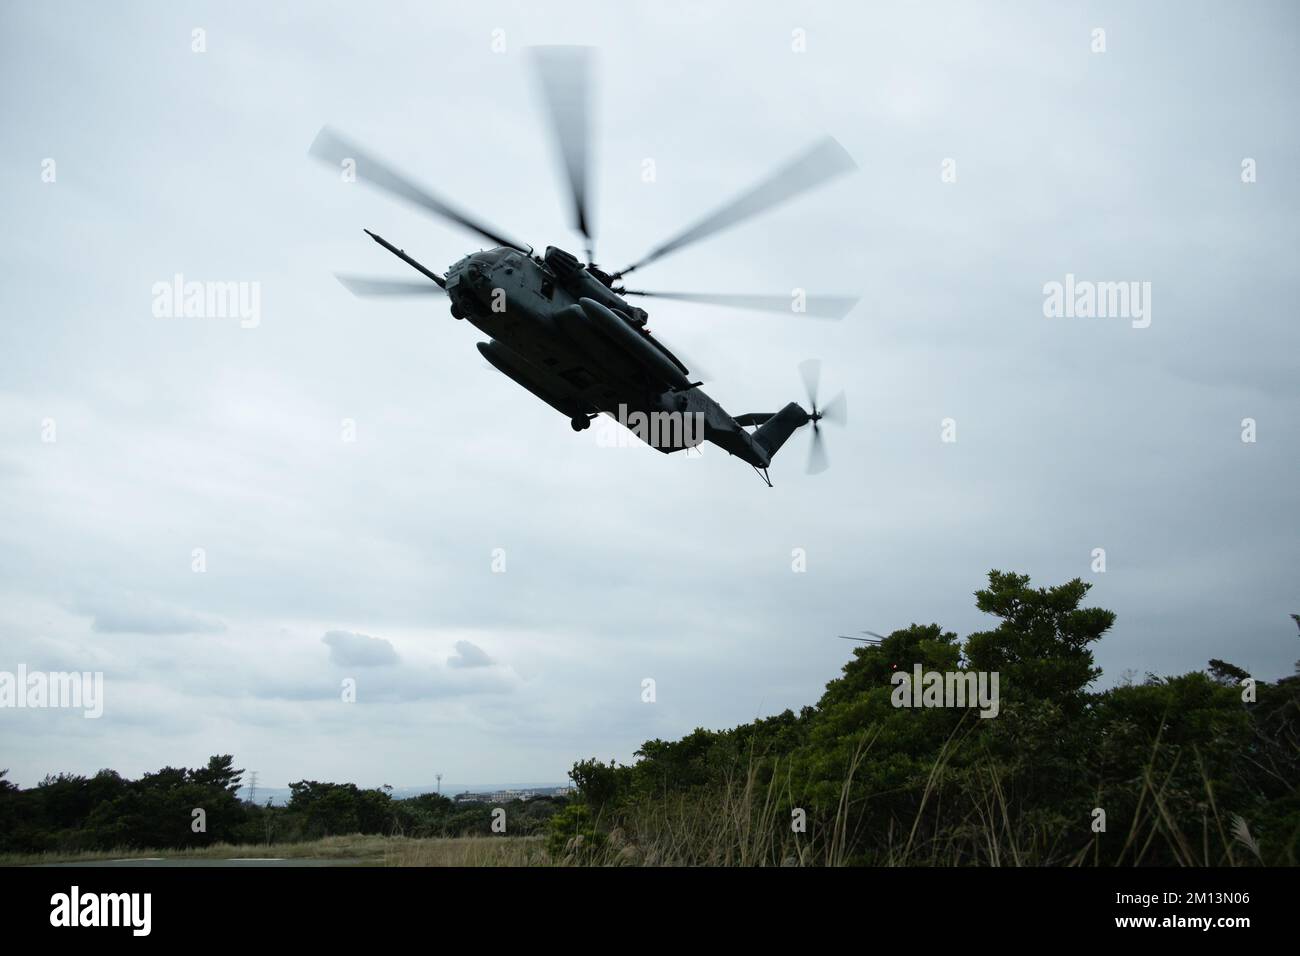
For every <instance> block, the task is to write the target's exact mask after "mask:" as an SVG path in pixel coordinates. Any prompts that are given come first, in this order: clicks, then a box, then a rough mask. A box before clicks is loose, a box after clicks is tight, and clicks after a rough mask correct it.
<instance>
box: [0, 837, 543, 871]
mask: <svg viewBox="0 0 1300 956" xmlns="http://www.w3.org/2000/svg"><path fill="white" fill-rule="evenodd" d="M150 857H161V858H163V859H179V858H184V859H216V860H226V859H232V858H240V857H245V858H248V857H253V858H256V857H280V858H283V859H286V860H294V859H313V860H337V861H339V863H340V864H341V865H353V866H539V865H540V866H545V865H547V864H548V863H549V862H550V861H549V858H548V857H547V855H546V852H545V850H544V849H543V848H542V841H541V839H539V838H537V837H454V838H445V839H442V838H440V839H413V838H410V837H397V836H394V837H385V836H363V835H361V834H352V835H350V836H333V837H325V838H324V839H320V840H312V841H309V842H306V843H277V844H272V845H270V846H268V845H266V844H244V845H234V844H229V843H218V844H214V845H212V846H208V847H202V848H199V849H191V850H135V849H132V850H127V849H123V850H101V851H92V852H84V853H25V854H12V853H11V854H4V855H0V866H32V865H37V864H42V863H93V862H101V861H105V860H132V859H145V858H150Z"/></svg>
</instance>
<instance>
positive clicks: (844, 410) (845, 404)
mask: <svg viewBox="0 0 1300 956" xmlns="http://www.w3.org/2000/svg"><path fill="white" fill-rule="evenodd" d="M821 413H822V419H823V420H825V421H828V422H830V423H831V424H833V425H846V424H848V420H849V400H848V399H847V398H846V397H845V395H844V393H843V392H840V393H839V394H838V395H836V396H835V397H834V398H832V399H831V400H830V401H829V402H827V403H826V407H825V408H823V409H822V410H821Z"/></svg>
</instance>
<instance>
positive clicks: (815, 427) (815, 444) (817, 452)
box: [799, 359, 849, 475]
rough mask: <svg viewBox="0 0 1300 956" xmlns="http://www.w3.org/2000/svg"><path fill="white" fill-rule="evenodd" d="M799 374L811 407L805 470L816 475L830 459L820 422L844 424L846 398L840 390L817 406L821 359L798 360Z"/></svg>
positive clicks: (828, 464) (846, 406) (847, 413)
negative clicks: (822, 404) (809, 440)
mask: <svg viewBox="0 0 1300 956" xmlns="http://www.w3.org/2000/svg"><path fill="white" fill-rule="evenodd" d="M799 374H800V375H801V376H802V377H803V384H804V388H805V389H806V390H807V392H808V405H809V407H810V408H811V409H812V410H811V411H810V412H809V413H808V421H809V422H811V423H812V440H811V442H810V443H809V445H808V464H807V468H806V470H807V472H808V474H810V475H816V474H820V473H821V472H823V471H825V470H826V469H827V468H828V467H829V466H830V459H829V458H828V456H827V454H826V446H825V444H824V441H823V438H822V429H821V423H822V422H823V421H827V422H831V423H833V424H836V425H844V424H846V423H847V422H848V415H849V405H848V399H847V398H846V397H845V395H844V392H842V391H841V392H839V393H838V394H837V395H836V396H835V397H834V398H832V399H831V400H830V401H829V402H827V403H826V404H825V405H824V406H820V407H819V406H818V404H817V391H818V386H819V385H820V384H821V374H822V363H821V359H808V360H807V361H804V362H800V363H799Z"/></svg>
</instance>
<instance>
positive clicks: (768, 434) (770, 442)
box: [754, 402, 808, 458]
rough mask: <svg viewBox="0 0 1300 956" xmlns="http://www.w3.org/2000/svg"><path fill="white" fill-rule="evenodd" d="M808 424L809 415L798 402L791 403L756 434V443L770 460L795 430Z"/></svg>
mask: <svg viewBox="0 0 1300 956" xmlns="http://www.w3.org/2000/svg"><path fill="white" fill-rule="evenodd" d="M807 423H808V413H807V412H806V411H804V410H803V408H801V407H800V405H799V403H798V402H791V403H790V404H789V405H787V406H786V407H785V408H783V409H781V410H780V411H779V412H777V413H776V414H775V415H773V416H772V417H771V418H769V419H768V420H767V421H766V422H765V423H764V424H763V425H762V426H761V427H760V428H759V429H758V431H756V432H754V441H756V442H758V444H759V445H761V446H762V447H763V450H764V451H766V452H767V457H768V458H772V457H774V456H775V455H776V453H777V451H779V450H780V448H781V446H782V445H784V444H785V440H786V439H787V438H789V437H790V436H791V435H792V434H793V433H794V430H795V429H796V428H799V427H801V426H802V425H806V424H807Z"/></svg>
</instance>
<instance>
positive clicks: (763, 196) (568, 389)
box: [308, 46, 858, 487]
mask: <svg viewBox="0 0 1300 956" xmlns="http://www.w3.org/2000/svg"><path fill="white" fill-rule="evenodd" d="M530 53H531V56H532V65H533V67H534V69H535V72H536V76H537V78H538V80H539V81H540V87H541V90H542V94H543V98H544V101H545V104H546V107H547V112H548V114H549V124H550V131H551V135H552V137H553V139H554V145H555V148H556V152H557V154H558V158H559V161H560V165H561V168H562V170H563V173H564V179H565V181H566V185H567V189H568V197H567V198H568V200H569V202H570V212H571V220H572V221H571V225H572V226H573V228H574V229H575V230H576V231H577V232H578V233H580V234H581V235H582V237H583V238H584V240H585V250H584V252H585V260H586V261H583V260H581V259H579V258H578V257H577V256H575V255H574V254H572V253H570V252H567V251H565V250H563V249H561V248H559V247H557V246H547V247H546V249H545V252H544V253H543V254H542V255H537V254H536V253H535V250H534V249H533V247H531V246H528V245H525V244H522V243H520V242H518V241H516V240H514V239H512V238H511V237H509V236H508V235H506V234H505V233H502V232H500V231H499V230H497V229H495V228H493V227H491V226H489V225H487V224H486V223H484V222H482V221H480V220H479V219H477V218H476V217H473V216H471V215H469V214H468V213H465V212H463V211H462V210H460V209H459V208H457V207H456V206H453V205H451V204H450V203H448V202H447V201H445V200H443V199H441V198H440V197H438V196H436V195H435V194H434V193H432V192H430V191H429V190H428V189H426V188H424V187H423V186H420V185H418V184H417V183H416V182H415V181H414V180H413V179H411V178H410V177H408V176H406V175H404V174H403V173H401V172H399V171H398V170H397V169H396V168H394V167H393V166H391V165H389V164H388V163H386V162H384V161H383V160H381V159H379V158H377V157H375V156H372V155H370V154H368V153H367V152H365V151H364V150H363V149H362V148H361V147H359V146H357V145H356V144H355V143H353V142H351V141H349V140H348V139H346V138H345V137H343V136H342V135H341V134H339V133H337V132H336V131H335V130H333V129H331V128H330V127H328V126H326V127H323V128H322V129H321V130H320V132H319V133H318V134H317V136H316V139H315V140H314V141H313V143H312V145H311V147H310V149H309V150H308V155H310V156H311V157H313V158H314V159H317V160H319V161H321V162H322V163H325V164H327V165H329V166H332V167H333V168H334V169H335V170H339V169H343V170H345V171H349V170H350V172H351V175H352V176H353V177H354V178H355V180H356V181H360V182H364V183H366V184H367V185H369V186H371V187H374V188H376V189H378V190H380V191H382V192H385V193H387V194H389V195H390V196H391V197H393V198H396V199H399V200H403V201H405V202H407V203H409V204H412V205H414V206H415V207H417V208H418V209H421V210H423V211H424V212H426V213H429V214H432V215H433V216H436V217H439V218H441V219H444V220H447V221H449V222H451V223H453V224H455V225H458V226H461V227H462V228H464V229H467V230H469V231H470V232H474V233H477V234H478V235H479V236H481V237H483V238H484V239H486V240H488V241H489V242H490V243H492V247H491V248H489V249H484V250H481V251H479V252H475V253H472V254H470V255H467V256H465V257H464V258H462V259H460V260H458V261H457V262H455V263H453V264H452V265H451V266H450V267H449V268H448V269H447V271H446V273H445V275H438V274H437V273H436V272H434V271H433V270H431V269H429V268H427V267H426V266H424V265H423V264H422V263H420V262H419V261H417V260H416V259H415V258H414V257H412V256H410V255H408V254H407V253H406V252H405V250H403V249H400V248H398V247H397V246H395V245H394V244H392V243H390V242H388V241H387V240H386V239H384V238H383V237H381V236H379V235H377V234H376V233H374V232H371V231H370V230H369V229H366V230H364V231H365V233H366V235H368V236H370V238H371V239H373V240H374V241H375V242H376V243H378V244H379V245H380V246H381V247H383V248H384V249H385V250H387V251H388V252H390V253H392V254H393V255H394V256H396V257H397V258H399V259H401V260H402V261H403V262H405V263H406V264H407V265H409V266H410V267H411V268H413V269H415V270H416V272H418V273H420V274H421V275H422V276H423V277H424V279H423V280H415V281H412V280H398V279H388V278H374V277H366V276H356V275H343V274H336V278H338V280H339V281H340V282H341V283H342V284H343V285H344V287H345V288H347V289H348V290H349V291H350V292H352V293H353V294H354V295H358V296H404V295H445V296H446V298H447V299H448V300H449V302H450V307H451V315H452V316H453V317H454V318H456V319H463V320H466V321H468V322H469V323H470V324H471V325H473V326H474V327H476V328H477V329H479V330H480V331H482V332H483V333H484V334H486V335H487V336H488V337H489V340H488V341H486V342H479V343H478V350H479V352H480V353H481V354H482V356H483V358H484V359H486V360H487V362H488V363H489V364H490V365H491V366H492V367H493V368H495V369H496V370H497V371H499V372H501V373H502V374H504V375H505V376H507V377H508V378H510V379H512V380H513V381H514V382H516V383H517V384H518V385H520V386H521V387H523V388H524V389H526V390H527V391H529V392H531V393H532V394H533V395H534V396H535V397H536V398H538V399H540V400H541V401H543V402H545V403H546V404H547V405H549V406H551V407H552V408H554V409H555V410H556V411H558V412H560V413H561V414H562V415H564V416H565V417H566V418H568V419H569V422H570V425H571V426H572V428H573V430H574V431H582V430H583V429H586V428H588V427H590V425H591V422H592V420H593V419H594V418H596V416H598V415H600V414H602V413H604V414H608V415H610V416H617V417H618V418H619V420H620V421H622V422H623V423H625V424H628V423H630V422H632V421H633V420H634V419H636V417H637V416H640V421H642V422H644V421H647V420H653V421H654V422H655V423H656V424H657V423H659V422H660V421H662V422H663V424H664V425H665V427H664V428H662V429H659V428H651V429H641V428H634V429H632V430H633V431H634V433H636V434H637V436H638V437H639V438H641V439H642V440H643V441H645V442H646V443H647V444H649V445H651V446H652V447H655V448H657V449H658V450H659V451H661V452H664V453H665V454H670V453H672V452H675V451H681V450H683V449H686V448H690V447H693V446H694V445H696V444H698V443H699V442H700V441H709V442H712V443H713V444H715V445H717V446H718V447H720V448H722V449H724V450H725V451H727V452H728V453H729V454H731V455H734V456H735V457H737V458H740V459H741V460H742V461H744V462H746V463H747V464H749V465H750V466H752V467H753V468H754V470H755V471H756V472H757V473H758V474H759V476H760V477H761V478H762V479H763V481H764V482H765V483H766V484H767V486H768V487H771V486H772V481H771V478H770V476H769V474H768V467H769V465H770V464H771V462H772V459H773V457H774V456H775V455H776V453H777V452H778V451H779V450H780V449H781V447H782V446H783V445H784V444H785V442H786V440H787V439H788V438H789V437H790V435H791V434H793V433H794V431H795V430H797V429H799V428H802V427H803V426H805V425H809V424H811V425H812V439H811V443H810V446H809V454H808V463H807V471H808V472H809V473H810V474H816V473H818V472H821V471H824V470H825V469H826V467H827V465H828V464H829V462H828V459H827V455H826V451H825V448H824V447H823V444H822V433H821V422H822V421H823V420H825V421H827V422H833V423H836V424H844V423H845V421H846V419H847V403H846V400H845V397H844V394H843V392H841V393H839V394H838V395H837V396H836V397H835V398H833V399H832V400H831V401H829V402H827V403H826V404H825V405H824V406H819V405H818V401H817V392H818V382H819V379H820V362H819V361H818V360H816V359H810V360H807V361H805V362H803V363H802V364H801V365H800V366H799V370H800V373H801V374H802V377H803V380H804V386H805V390H806V392H807V395H808V403H809V409H808V410H805V409H804V408H803V407H802V406H801V405H799V404H798V403H797V402H790V403H788V404H787V405H786V406H785V407H784V408H782V409H781V410H780V411H778V412H751V413H746V414H742V415H736V416H734V417H733V416H732V415H730V414H728V413H727V412H726V411H725V410H724V409H723V407H722V406H721V405H720V404H718V403H717V402H716V401H714V400H713V399H712V398H710V397H709V396H708V395H707V394H705V393H704V391H702V389H701V387H700V386H701V385H702V384H703V382H702V381H699V380H697V379H696V377H695V376H693V375H692V372H691V369H690V368H689V367H688V366H687V365H686V364H685V363H684V362H683V361H682V359H681V358H679V357H678V355H676V354H674V353H673V352H672V351H671V350H670V349H669V348H668V346H667V345H666V344H665V343H664V341H663V339H662V338H661V337H658V336H655V335H652V334H651V332H650V330H649V328H648V327H647V323H648V320H649V315H648V313H647V312H646V311H645V310H644V309H642V308H639V307H638V306H635V305H632V304H631V303H630V302H629V301H628V298H627V297H630V296H637V297H657V298H661V299H665V300H673V301H686V302H699V303H704V304H710V305H719V306H730V307H733V308H743V309H758V310H765V311H782V312H795V313H797V314H799V313H802V314H806V315H809V316H813V317H819V318H829V319H840V318H843V317H844V315H846V314H847V313H848V312H849V311H850V310H851V309H852V308H853V306H854V305H855V304H856V303H857V301H858V299H857V297H856V296H806V295H804V294H802V292H801V290H795V294H794V295H792V296H782V295H736V294H710V293H681V292H651V291H645V290H638V289H628V288H626V287H625V286H624V285H623V284H622V282H623V279H624V277H625V276H627V275H628V274H630V273H632V272H633V271H635V270H637V269H640V268H642V267H643V266H646V265H649V264H650V263H652V262H654V261H656V260H658V259H660V258H662V257H664V256H667V255H668V254H670V253H672V252H675V251H677V250H679V249H682V248H685V247H686V246H688V245H691V244H693V243H695V242H698V241H699V240H701V239H704V238H706V237H708V236H711V235H713V234H714V233H717V232H720V231H722V230H724V229H727V228H730V227H731V226H734V225H736V224H738V223H740V222H742V221H744V220H747V219H750V218H752V217H754V216H756V215H758V214H760V213H763V212H766V211H767V210H768V209H771V208H773V207H775V206H777V205H779V204H781V203H783V202H785V201H787V200H789V199H792V198H794V197H795V196H797V195H799V194H801V193H804V192H807V191H808V190H810V189H812V188H814V187H816V186H819V185H821V184H822V183H825V182H827V181H828V180H830V179H833V178H835V177H837V176H840V175H842V174H845V173H848V172H851V171H853V170H856V169H857V164H856V163H855V162H854V161H853V159H852V157H851V156H850V155H849V154H848V152H847V151H846V150H845V149H844V147H843V146H841V145H840V144H839V143H838V142H837V141H836V140H835V139H834V138H832V137H829V136H827V137H824V138H823V139H821V140H820V141H819V142H817V143H816V144H814V145H813V146H812V148H811V149H809V150H807V151H806V152H804V153H802V154H801V155H799V156H797V157H795V158H794V159H793V160H791V161H790V162H788V163H786V164H785V165H783V166H782V167H780V168H778V169H777V170H776V171H775V172H773V173H772V174H770V175H769V176H768V177H766V178H765V179H763V180H762V181H760V182H759V183H757V184H756V185H754V186H753V187H751V188H750V189H748V190H746V191H744V192H743V193H741V194H740V195H738V196H737V197H736V198H734V199H733V200H731V201H730V202H728V203H726V204H725V205H723V206H721V207H719V208H718V209H716V210H715V211H713V212H712V213H710V214H709V215H707V216H705V217H703V218H702V219H700V220H699V221H697V222H695V223H694V224H693V225H691V226H689V227H688V228H686V229H684V230H683V231H681V232H680V233H678V234H677V235H675V236H673V237H672V238H670V239H668V240H666V241H664V242H662V243H660V244H659V245H657V246H655V247H654V248H653V249H651V251H650V252H649V253H647V254H646V255H645V256H643V257H642V258H641V259H639V260H637V261H636V262H634V263H632V264H631V265H629V266H627V267H625V268H623V269H620V270H618V271H617V272H612V273H610V272H606V271H604V270H602V269H601V268H600V267H599V266H598V265H597V264H596V262H595V228H594V220H593V216H592V209H591V203H590V199H589V195H590V189H589V187H588V179H589V174H588V167H589V154H590V135H589V133H590V126H591V124H590V99H591V86H592V83H591V75H592V62H593V55H592V51H591V49H590V48H588V47H573V46H553V47H533V48H531V50H530ZM696 374H697V375H698V367H697V373H696ZM629 413H630V414H629ZM683 421H687V422H690V421H693V422H695V423H697V425H698V427H696V428H694V429H692V428H681V427H679V426H680V424H681V423H682V422H683ZM749 429H752V431H750V430H749Z"/></svg>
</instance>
